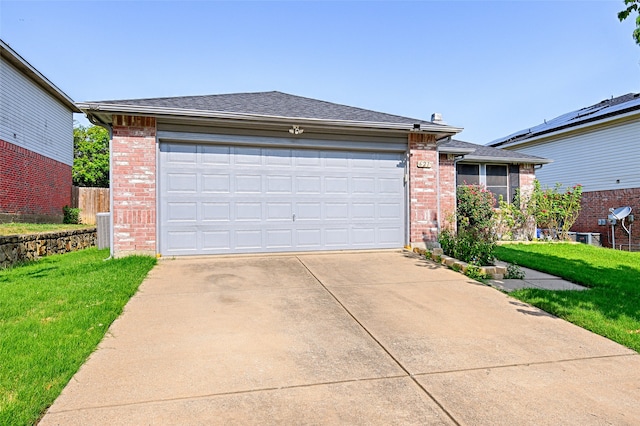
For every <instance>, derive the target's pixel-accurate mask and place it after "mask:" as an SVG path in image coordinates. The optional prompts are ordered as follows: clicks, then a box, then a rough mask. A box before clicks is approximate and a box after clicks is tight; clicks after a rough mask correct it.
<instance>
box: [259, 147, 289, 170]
mask: <svg viewBox="0 0 640 426" xmlns="http://www.w3.org/2000/svg"><path fill="white" fill-rule="evenodd" d="M264 159H265V161H264V164H265V166H275V167H276V168H277V167H284V168H290V167H291V165H292V158H291V150H289V149H265V150H264Z"/></svg>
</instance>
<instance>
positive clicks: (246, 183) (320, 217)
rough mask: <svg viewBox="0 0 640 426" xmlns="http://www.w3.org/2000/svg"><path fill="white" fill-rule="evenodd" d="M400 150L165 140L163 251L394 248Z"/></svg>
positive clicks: (399, 211) (399, 221)
mask: <svg viewBox="0 0 640 426" xmlns="http://www.w3.org/2000/svg"><path fill="white" fill-rule="evenodd" d="M404 164H405V163H404V154H402V153H386V152H347V151H332V150H312V149H299V150H296V149H283V148H249V147H240V146H219V145H204V144H184V143H162V144H161V145H160V182H159V185H160V218H159V219H160V251H161V253H162V254H163V255H191V254H214V253H250V252H279V251H281V252H282V251H307V250H342V249H370V248H397V247H402V246H403V245H404V240H405V238H404V235H405V190H404V173H405V165H404Z"/></svg>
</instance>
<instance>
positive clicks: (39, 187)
mask: <svg viewBox="0 0 640 426" xmlns="http://www.w3.org/2000/svg"><path fill="white" fill-rule="evenodd" d="M71 184H72V176H71V166H69V165H67V164H64V163H60V162H58V161H56V160H53V159H51V158H48V157H45V156H43V155H40V154H37V153H35V152H33V151H29V150H27V149H24V148H22V147H19V146H17V145H14V144H12V143H9V142H6V141H4V140H1V139H0V214H2V216H4V217H9V218H12V219H16V220H25V221H34V220H37V221H51V222H61V221H62V208H63V207H64V206H65V205H71Z"/></svg>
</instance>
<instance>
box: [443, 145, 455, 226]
mask: <svg viewBox="0 0 640 426" xmlns="http://www.w3.org/2000/svg"><path fill="white" fill-rule="evenodd" d="M455 211H456V167H455V162H454V156H453V155H451V154H440V216H441V218H440V229H443V228H446V227H447V226H448V225H449V219H450V218H451V217H452V215H453V214H454V213H455Z"/></svg>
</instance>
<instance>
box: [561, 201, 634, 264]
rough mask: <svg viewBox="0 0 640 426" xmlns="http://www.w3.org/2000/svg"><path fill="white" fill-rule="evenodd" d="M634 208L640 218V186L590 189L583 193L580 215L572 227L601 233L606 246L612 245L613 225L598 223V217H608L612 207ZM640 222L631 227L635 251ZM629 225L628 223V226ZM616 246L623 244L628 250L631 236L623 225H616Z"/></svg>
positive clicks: (582, 230) (579, 230) (580, 230)
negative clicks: (607, 189)
mask: <svg viewBox="0 0 640 426" xmlns="http://www.w3.org/2000/svg"><path fill="white" fill-rule="evenodd" d="M626 206H630V207H631V208H632V211H631V214H633V215H634V219H636V218H637V220H640V188H630V189H616V190H610V191H590V192H584V193H583V194H582V203H581V211H580V216H578V220H577V221H576V223H575V224H574V225H573V228H571V230H572V231H575V232H597V233H600V241H601V242H602V245H603V246H604V247H611V242H612V238H611V226H610V225H609V224H607V225H598V219H606V218H607V217H608V216H609V209H610V208H618V207H626ZM638 225H640V222H635V221H634V223H633V225H632V227H631V235H632V240H631V244H632V247H633V250H634V251H638V249H639V247H638V244H640V226H638ZM628 227H629V226H628V225H627V228H628ZM615 241H616V248H620V244H622V245H623V247H622V249H623V250H628V248H629V247H628V244H629V236H628V234H627V233H626V232H625V231H624V229H622V227H621V226H616V227H615Z"/></svg>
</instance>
